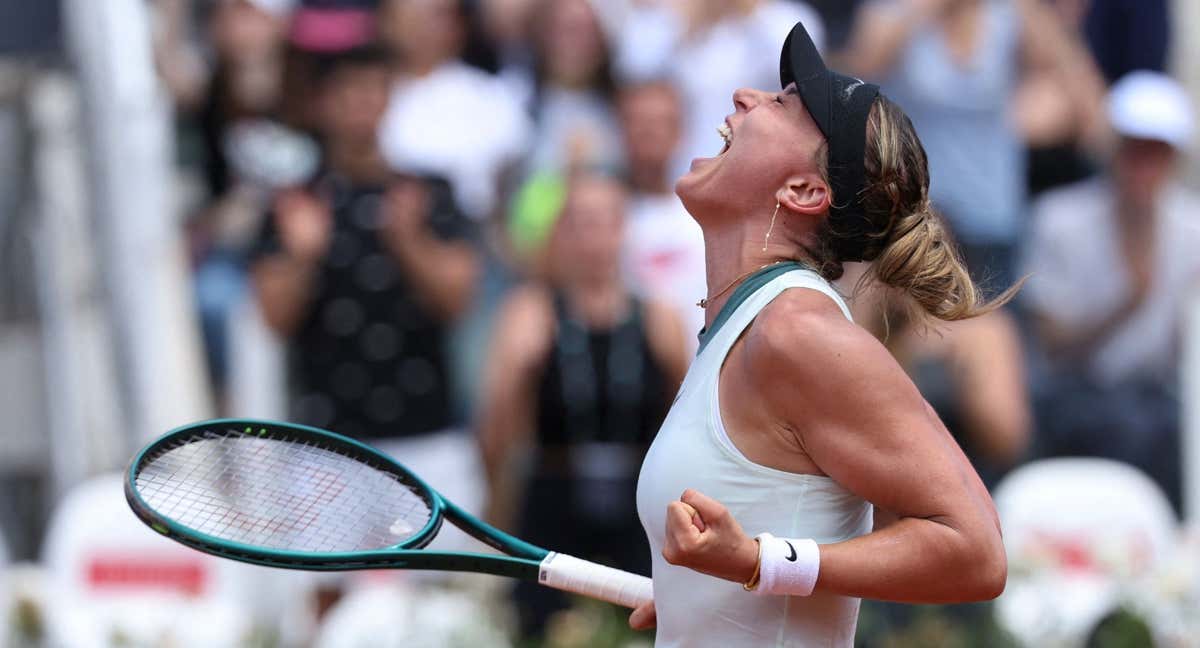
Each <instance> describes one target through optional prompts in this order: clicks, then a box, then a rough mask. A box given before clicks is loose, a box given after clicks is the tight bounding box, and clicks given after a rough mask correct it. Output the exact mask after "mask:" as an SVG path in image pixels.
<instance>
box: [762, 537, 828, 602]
mask: <svg viewBox="0 0 1200 648" xmlns="http://www.w3.org/2000/svg"><path fill="white" fill-rule="evenodd" d="M757 539H758V545H759V550H758V551H759V553H758V556H759V557H758V561H759V566H758V574H759V576H758V587H756V588H754V591H755V593H758V594H768V595H772V594H773V595H777V596H778V595H789V596H808V595H809V594H812V593H813V588H814V587H816V585H817V572H818V571H819V570H820V568H821V550H820V548H818V547H817V543H816V542H815V541H813V540H810V539H808V538H805V539H803V540H796V539H792V538H776V537H775V536H773V535H771V534H770V533H761V534H759V535H758V537H757Z"/></svg>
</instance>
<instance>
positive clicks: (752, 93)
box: [733, 88, 770, 112]
mask: <svg viewBox="0 0 1200 648" xmlns="http://www.w3.org/2000/svg"><path fill="white" fill-rule="evenodd" d="M768 96H770V93H767V92H763V91H762V90H755V89H754V88H738V89H737V90H734V91H733V107H734V109H735V110H739V111H742V112H748V111H749V110H750V109H751V108H754V107H755V106H757V105H758V104H760V103H762V102H763V101H764V98H765V97H768Z"/></svg>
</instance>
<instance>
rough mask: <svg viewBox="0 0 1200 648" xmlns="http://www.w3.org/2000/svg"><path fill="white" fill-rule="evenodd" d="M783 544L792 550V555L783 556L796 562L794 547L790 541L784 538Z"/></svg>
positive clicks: (789, 560)
mask: <svg viewBox="0 0 1200 648" xmlns="http://www.w3.org/2000/svg"><path fill="white" fill-rule="evenodd" d="M783 544H785V545H787V546H788V549H790V550H791V552H792V555H790V556H784V558H787V560H788V562H796V548H795V547H793V546H792V543H790V542H788V541H787V540H784V541H783Z"/></svg>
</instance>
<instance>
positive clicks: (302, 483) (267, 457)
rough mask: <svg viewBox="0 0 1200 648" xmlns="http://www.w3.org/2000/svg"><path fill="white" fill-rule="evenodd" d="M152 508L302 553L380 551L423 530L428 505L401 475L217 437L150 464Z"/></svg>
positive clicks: (304, 450) (294, 445)
mask: <svg viewBox="0 0 1200 648" xmlns="http://www.w3.org/2000/svg"><path fill="white" fill-rule="evenodd" d="M136 484H137V489H138V491H139V493H140V494H141V496H142V498H143V499H144V500H145V501H146V503H147V504H148V505H149V506H150V507H151V508H152V509H154V510H156V511H158V512H159V513H160V514H162V515H163V516H165V517H168V518H171V519H173V520H175V521H176V522H178V523H180V524H182V525H184V526H186V527H189V528H191V529H193V530H195V531H199V532H200V533H204V534H207V535H209V536H212V537H214V538H217V539H220V540H223V541H226V542H237V543H242V544H246V545H253V546H256V547H265V548H270V549H278V550H290V551H304V552H323V553H327V552H342V551H364V550H371V549H382V548H384V547H389V546H393V545H396V544H400V543H402V542H404V541H406V540H408V539H409V538H411V537H412V536H414V535H416V533H417V532H418V531H420V530H421V529H422V528H424V527H425V525H426V524H427V523H428V522H429V519H430V517H431V515H432V512H431V509H430V505H429V503H428V502H427V500H426V499H425V498H424V497H422V495H420V494H419V493H418V492H415V491H414V487H413V486H410V485H408V484H406V483H405V482H404V481H403V480H402V479H401V477H400V476H398V475H396V474H393V473H391V472H385V471H384V470H381V469H379V468H376V467H373V466H371V465H368V464H367V463H365V462H363V461H361V460H359V459H356V458H354V457H350V456H347V455H346V454H343V453H341V452H338V451H336V450H334V449H332V448H330V447H326V446H323V445H318V444H314V443H312V442H311V441H308V440H306V439H305V440H302V439H298V438H290V437H287V436H265V437H258V436H252V435H247V434H242V433H240V432H238V431H232V430H230V431H216V430H209V431H206V432H204V433H203V434H201V435H198V436H197V437H193V438H191V439H189V440H187V441H186V442H183V443H181V444H180V445H177V446H174V447H169V448H166V449H164V450H162V451H160V452H158V453H156V454H155V455H154V456H152V457H150V458H149V459H148V460H147V461H146V462H145V463H144V465H143V466H142V468H141V470H140V472H138V474H137V476H136Z"/></svg>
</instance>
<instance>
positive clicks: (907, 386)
mask: <svg viewBox="0 0 1200 648" xmlns="http://www.w3.org/2000/svg"><path fill="white" fill-rule="evenodd" d="M778 320H779V322H778V324H777V325H776V326H774V327H766V328H775V329H777V330H775V331H773V332H772V331H767V332H766V335H765V337H768V338H774V341H770V340H769V341H767V342H766V343H765V344H758V345H755V346H757V347H758V350H759V351H760V352H765V353H758V354H753V353H752V361H754V359H753V357H754V355H759V356H760V358H761V362H762V363H763V364H764V365H767V366H766V367H763V368H760V369H756V373H757V374H758V375H770V376H771V377H772V378H771V380H770V381H769V382H767V383H766V384H765V385H764V387H765V388H766V389H767V390H768V392H767V398H768V404H769V407H771V409H772V410H774V411H775V412H777V413H778V415H779V416H782V417H783V419H784V421H785V422H786V423H787V424H788V425H789V426H790V427H791V428H792V429H794V430H795V432H796V434H797V436H798V437H799V440H800V442H801V444H802V447H803V448H804V449H805V451H806V452H807V453H808V455H809V456H810V458H811V459H812V460H813V462H814V463H816V464H817V466H818V467H819V468H820V469H821V470H822V471H823V472H825V473H826V474H827V475H829V476H830V477H831V478H833V479H834V480H835V481H837V482H838V483H839V484H841V485H842V486H844V487H845V488H846V489H848V490H849V491H851V492H853V493H855V494H857V495H858V496H860V497H862V498H863V499H866V500H868V501H870V502H872V503H874V504H876V505H878V506H880V507H881V508H883V509H885V510H888V511H891V512H893V513H895V514H896V515H898V516H901V517H917V518H927V519H937V520H939V521H941V522H943V523H946V524H949V525H950V526H954V527H955V528H959V530H964V529H962V528H960V527H965V526H973V525H979V524H981V523H989V524H993V525H994V524H995V513H994V510H993V509H992V506H991V500H990V498H989V497H988V495H987V491H986V489H985V488H984V486H983V484H982V482H981V481H980V480H979V477H978V475H977V474H976V473H975V470H974V468H972V466H971V464H970V462H968V461H967V459H966V457H965V456H964V455H963V453H962V451H961V450H960V449H959V447H958V445H957V444H956V443H955V441H954V439H953V438H951V436H950V435H949V433H948V432H947V431H946V429H945V427H944V426H942V425H941V422H940V421H939V420H938V418H937V416H936V414H934V413H933V411H932V409H931V408H930V407H929V406H928V404H927V403H926V402H925V401H924V399H923V398H922V397H921V395H920V393H919V392H918V391H917V388H916V387H915V386H914V385H913V384H912V382H911V381H910V380H909V379H908V376H907V375H906V374H905V373H904V371H903V370H902V369H901V368H900V366H899V365H898V364H897V363H896V362H895V360H894V359H893V358H892V356H891V354H890V353H888V351H887V350H886V349H885V348H884V347H883V346H882V345H881V344H880V343H879V342H878V341H876V340H875V338H874V337H872V336H871V335H870V334H869V333H867V332H866V331H865V330H863V329H861V328H859V327H857V326H855V325H853V324H851V323H849V322H848V321H846V320H845V319H842V318H841V317H840V314H838V315H837V316H836V317H834V316H830V315H815V314H804V313H801V314H799V315H798V316H793V317H789V318H786V319H785V318H778ZM748 348H749V345H748ZM764 369H765V371H764Z"/></svg>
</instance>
